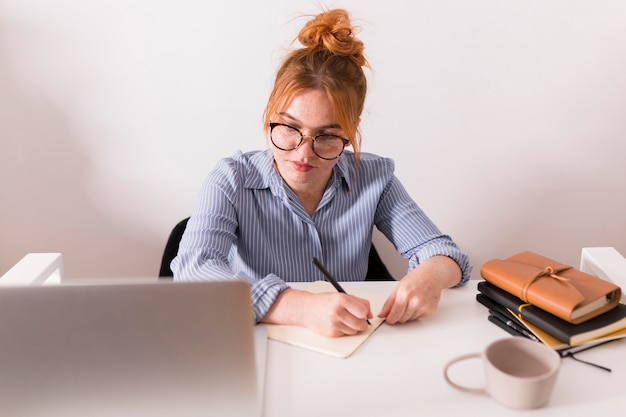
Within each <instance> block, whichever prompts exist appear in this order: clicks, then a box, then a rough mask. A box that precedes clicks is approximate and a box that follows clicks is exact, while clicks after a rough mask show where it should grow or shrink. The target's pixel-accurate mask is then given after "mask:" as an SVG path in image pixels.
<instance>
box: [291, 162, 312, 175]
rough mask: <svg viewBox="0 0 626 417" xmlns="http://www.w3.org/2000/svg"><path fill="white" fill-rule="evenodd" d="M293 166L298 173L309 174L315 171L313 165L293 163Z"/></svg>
mask: <svg viewBox="0 0 626 417" xmlns="http://www.w3.org/2000/svg"><path fill="white" fill-rule="evenodd" d="M290 163H291V166H292V167H293V169H295V170H296V171H298V172H309V171H311V170H312V169H313V166H312V165H309V164H306V163H304V162H299V161H291V162H290Z"/></svg>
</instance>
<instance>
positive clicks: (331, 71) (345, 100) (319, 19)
mask: <svg viewBox="0 0 626 417" xmlns="http://www.w3.org/2000/svg"><path fill="white" fill-rule="evenodd" d="M354 32H355V27H353V26H352V24H351V22H350V17H349V15H348V12H346V11H345V10H343V9H335V10H328V11H325V12H323V13H321V14H319V15H317V16H315V17H314V18H313V19H311V20H310V21H309V22H307V23H306V25H305V26H304V27H303V28H302V29H301V30H300V33H299V34H298V38H297V39H298V41H299V42H300V43H301V44H302V46H303V47H302V48H300V49H297V50H294V51H292V52H291V53H289V54H288V55H287V56H286V57H285V59H284V60H283V62H282V64H281V66H280V68H279V69H278V72H277V74H276V80H275V82H274V89H273V90H272V93H271V94H270V97H269V100H268V102H267V105H266V107H265V112H264V117H263V119H264V120H263V121H264V128H265V129H266V131H267V130H268V129H269V123H270V117H272V116H273V115H275V114H277V113H279V112H280V111H282V109H284V108H285V107H286V106H288V105H289V100H290V99H291V97H293V96H294V95H295V94H296V93H297V92H299V91H301V90H306V89H314V90H320V91H323V92H325V93H326V95H327V96H328V99H329V101H330V104H331V106H332V109H333V112H334V114H335V117H336V118H337V122H338V123H339V126H340V127H341V129H342V130H343V131H344V133H345V135H346V139H348V140H349V141H350V145H352V148H353V150H354V155H355V158H356V159H357V161H358V160H359V154H360V149H361V134H360V132H359V119H360V117H361V113H362V112H363V105H364V102H365V95H366V93H367V80H366V78H365V73H364V72H363V67H369V64H368V63H367V60H366V59H365V56H364V54H363V49H364V47H363V42H361V41H360V40H359V39H357V38H356V37H355V35H354Z"/></svg>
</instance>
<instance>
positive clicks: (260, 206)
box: [171, 150, 471, 321]
mask: <svg viewBox="0 0 626 417" xmlns="http://www.w3.org/2000/svg"><path fill="white" fill-rule="evenodd" d="M393 171H394V162H393V160H391V159H388V158H382V157H380V156H376V155H373V154H367V153H362V154H361V162H360V165H359V168H358V175H357V167H356V163H355V159H354V155H353V153H352V152H349V151H346V152H344V153H343V154H342V155H341V157H340V158H339V161H338V162H337V164H336V165H335V167H334V170H333V174H332V177H331V179H330V181H329V183H328V186H327V188H326V190H325V192H324V196H323V197H322V200H321V202H320V203H319V205H318V207H317V209H316V210H315V213H313V216H312V217H311V216H309V215H308V214H307V212H306V211H305V209H304V207H303V206H302V205H301V204H300V202H299V200H298V197H297V196H296V195H295V193H294V192H293V191H291V189H290V188H289V187H288V186H287V185H286V184H285V182H284V181H283V179H282V178H281V176H280V175H279V173H278V171H277V170H276V168H275V167H274V165H273V156H272V152H271V150H266V151H254V152H248V153H241V152H237V153H236V154H234V155H233V156H232V157H231V158H225V159H222V160H221V161H219V162H218V164H217V166H216V167H215V169H214V170H213V171H212V172H211V173H210V174H209V175H208V177H207V179H206V180H205V182H204V184H203V186H202V189H201V192H200V196H199V199H198V202H197V205H196V207H195V210H194V212H193V214H192V216H191V219H190V220H189V223H188V224H187V229H186V230H185V233H184V235H183V238H182V240H181V242H180V248H179V250H178V255H177V256H176V258H175V259H174V260H173V261H172V264H171V267H172V271H173V272H174V279H175V280H186V281H192V280H210V279H216V280H217V279H244V280H247V281H249V282H250V284H251V294H252V305H253V309H254V314H255V317H256V320H257V321H258V320H260V319H261V318H263V316H265V314H266V313H267V311H268V310H269V308H270V307H271V305H272V303H273V302H274V300H275V299H276V297H277V296H278V295H279V294H280V293H281V292H282V291H283V290H285V289H286V288H288V284H287V283H288V282H312V281H316V280H323V279H324V277H323V275H322V274H321V272H320V271H319V270H318V269H317V268H316V267H315V265H314V264H313V262H312V258H313V257H316V258H318V259H320V261H321V262H322V263H323V264H324V265H325V266H326V268H327V269H328V270H329V271H330V272H331V274H333V275H334V276H335V277H337V279H338V280H339V281H363V280H364V279H365V275H366V273H367V265H368V256H369V251H370V245H371V242H372V232H373V226H374V225H375V226H376V227H377V228H378V229H379V230H380V232H382V234H384V235H385V236H386V237H387V238H388V239H389V240H390V241H391V242H392V243H393V244H394V246H395V247H396V249H397V250H398V251H399V252H400V254H401V255H402V256H403V257H404V258H405V259H408V260H409V271H411V270H412V269H413V268H415V267H416V266H417V265H419V264H420V263H421V262H423V261H424V260H426V259H428V258H430V257H433V256H435V255H444V256H449V257H450V258H452V259H454V260H455V261H456V262H457V264H458V265H459V266H460V267H461V270H462V271H463V278H462V280H461V283H460V284H463V283H465V282H466V281H467V280H468V279H469V276H470V272H471V265H470V260H469V258H468V256H467V255H465V254H464V253H462V252H461V251H460V250H459V248H458V247H457V245H456V244H455V243H454V242H453V241H452V239H451V238H450V237H449V236H447V235H445V234H442V233H441V232H440V231H439V229H438V228H437V227H436V226H435V225H434V224H433V223H432V221H431V220H430V219H429V218H428V217H427V216H426V215H425V214H424V212H423V211H422V210H421V209H420V208H419V207H418V206H417V204H416V203H415V202H414V201H413V199H412V198H411V197H410V196H409V195H408V193H407V192H406V190H405V189H404V187H403V186H402V184H401V183H400V182H399V180H398V179H397V178H396V176H395V175H394V174H393Z"/></svg>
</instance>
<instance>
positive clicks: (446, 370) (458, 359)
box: [443, 353, 487, 394]
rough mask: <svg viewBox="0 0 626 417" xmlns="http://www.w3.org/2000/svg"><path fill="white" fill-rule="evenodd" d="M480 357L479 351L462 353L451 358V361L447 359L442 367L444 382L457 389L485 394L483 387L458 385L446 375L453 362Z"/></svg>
mask: <svg viewBox="0 0 626 417" xmlns="http://www.w3.org/2000/svg"><path fill="white" fill-rule="evenodd" d="M481 357H482V354H480V353H468V354H466V355H462V356H459V357H457V358H454V359H452V360H451V361H449V362H448V363H447V364H446V366H445V368H444V369H443V377H444V378H445V379H446V382H447V383H448V384H449V385H450V386H451V387H453V388H456V389H458V390H459V391H465V392H470V393H473V394H487V390H486V389H485V388H470V387H465V386H463V385H459V384H457V383H456V382H454V381H452V380H451V379H450V377H449V376H448V369H449V368H450V367H451V366H452V365H453V364H455V363H457V362H461V361H464V360H467V359H473V358H478V359H480V358H481Z"/></svg>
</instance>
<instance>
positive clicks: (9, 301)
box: [0, 281, 258, 417]
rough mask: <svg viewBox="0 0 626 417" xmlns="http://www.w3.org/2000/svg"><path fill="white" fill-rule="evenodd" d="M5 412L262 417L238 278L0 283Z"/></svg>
mask: <svg viewBox="0 0 626 417" xmlns="http://www.w3.org/2000/svg"><path fill="white" fill-rule="evenodd" d="M0 334H1V335H2V337H0V414H1V415H7V416H9V415H14V416H18V415H27V416H56V415H63V416H68V417H73V416H133V417H134V416H142V417H143V416H174V415H181V416H199V415H203V416H206V415H228V416H249V415H254V414H257V407H258V401H257V398H256V397H257V384H256V375H255V372H256V370H255V357H254V330H253V317H252V310H251V306H250V293H249V286H248V285H247V284H246V283H244V282H240V281H228V282H197V283H173V282H154V283H142V284H120V283H118V284H104V285H100V284H98V285H89V284H85V285H71V284H65V285H55V286H34V287H7V288H1V289H0Z"/></svg>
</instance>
